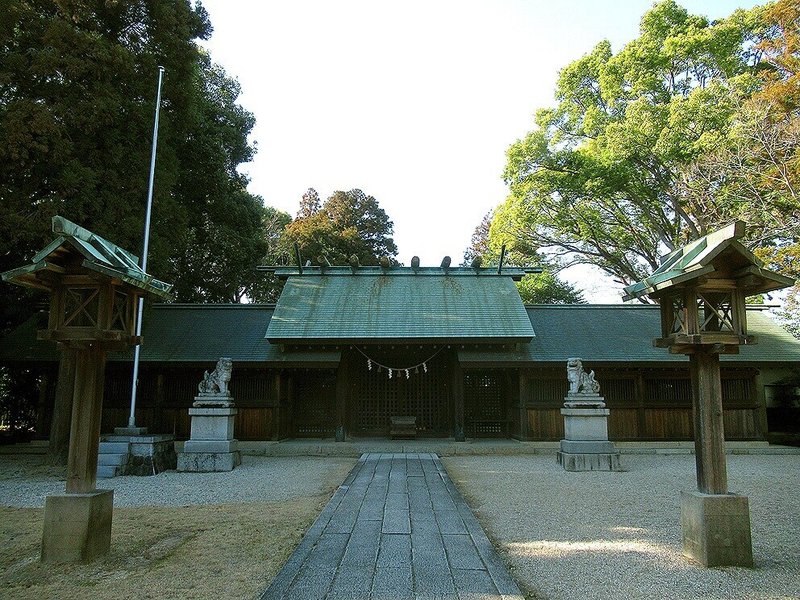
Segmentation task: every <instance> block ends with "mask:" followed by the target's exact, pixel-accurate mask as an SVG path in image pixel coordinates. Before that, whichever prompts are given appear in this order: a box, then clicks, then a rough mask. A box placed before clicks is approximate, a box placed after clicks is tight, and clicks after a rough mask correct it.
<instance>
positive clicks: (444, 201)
mask: <svg viewBox="0 0 800 600" xmlns="http://www.w3.org/2000/svg"><path fill="white" fill-rule="evenodd" d="M758 3H759V2H754V1H752V0H684V1H683V2H680V4H682V5H683V6H685V7H686V8H687V9H688V10H689V11H690V12H692V13H700V14H704V15H707V16H709V17H711V18H712V19H714V18H719V17H723V16H727V15H728V14H730V13H731V12H732V11H733V10H735V9H736V8H737V7H744V8H749V7H751V6H753V5H755V4H758ZM203 5H204V6H205V7H206V9H207V10H208V12H209V15H210V18H211V23H212V25H213V26H214V34H213V36H212V38H211V40H210V41H209V42H208V43H207V44H206V46H207V47H208V49H209V50H210V52H211V57H212V59H213V60H214V62H217V63H219V64H221V65H222V66H223V67H224V68H225V69H226V71H227V72H228V74H229V75H230V76H233V77H236V78H238V80H239V82H240V83H241V85H242V95H241V97H240V102H241V104H242V105H243V106H245V107H246V108H247V109H248V110H250V111H252V112H253V113H254V114H255V116H256V120H257V123H256V127H255V129H254V130H253V140H254V141H255V142H256V144H257V147H258V153H257V155H256V158H255V160H254V161H253V162H252V163H250V164H249V165H247V166H246V168H245V169H244V170H245V172H246V173H247V174H248V175H249V176H250V178H251V180H252V181H251V184H250V187H249V189H250V191H251V192H252V193H255V194H260V195H261V196H263V197H264V200H265V202H266V203H267V204H268V205H271V206H275V207H277V208H279V209H281V210H284V211H286V212H288V213H290V214H291V215H292V216H294V215H295V213H296V212H297V207H298V202H299V200H300V197H301V195H302V194H303V192H304V191H305V190H306V189H307V188H309V187H313V188H315V189H316V190H317V191H318V192H319V194H320V197H321V198H322V199H323V200H324V199H325V198H327V197H328V196H329V195H330V194H331V193H332V192H333V191H335V190H349V189H352V188H360V189H362V190H363V191H364V192H365V193H367V194H370V195H372V196H374V197H375V198H376V199H377V200H378V202H379V203H380V205H381V206H382V207H383V209H384V210H385V211H386V212H387V213H388V215H389V217H390V218H391V219H392V220H393V221H394V230H395V234H394V239H395V241H396V242H397V245H398V247H399V250H400V251H399V254H398V259H399V260H400V261H401V262H403V263H404V264H409V262H410V260H411V257H412V256H413V255H415V254H416V255H418V256H420V258H421V260H422V264H423V265H438V264H439V263H440V261H441V259H442V257H443V256H444V255H445V254H448V255H450V256H451V257H452V258H453V261H454V263H456V264H458V263H459V262H460V261H461V259H462V254H463V252H464V249H465V248H466V247H467V245H468V244H469V240H470V236H471V235H472V231H473V230H474V228H475V226H476V225H477V224H478V223H479V222H480V220H481V218H482V217H483V215H484V214H485V213H486V212H488V211H489V210H490V209H492V208H493V207H495V206H497V205H498V204H499V203H501V202H502V201H503V200H504V198H505V196H506V194H507V190H506V187H505V184H504V183H503V180H502V177H501V176H502V172H503V168H504V166H505V152H506V149H507V148H508V146H509V145H511V144H512V143H513V142H514V141H515V140H516V139H518V138H520V137H522V136H523V135H525V133H526V132H527V131H529V130H530V129H531V128H532V127H533V114H534V112H535V111H536V109H538V108H541V107H544V106H548V105H551V104H553V102H554V101H553V92H554V90H555V83H556V79H557V77H558V71H559V70H560V69H561V68H563V67H564V66H566V65H567V64H569V63H570V62H571V61H573V60H575V59H577V58H579V57H580V56H582V55H583V54H585V53H587V52H588V51H590V50H591V48H592V47H594V45H595V44H597V43H598V42H599V41H601V40H602V39H609V40H610V41H611V43H612V47H613V49H614V51H618V50H619V49H620V48H621V47H622V46H623V45H624V44H625V43H626V42H628V41H630V40H631V39H633V38H635V37H636V36H637V35H638V28H639V20H640V18H641V16H642V14H643V13H644V12H646V11H647V9H648V8H649V7H650V6H651V5H652V2H650V0H562V1H559V0H480V1H478V0H475V1H472V0H404V1H403V2H397V1H395V2H388V1H379V0H371V1H367V0H362V1H359V0H336V1H331V0H291V1H288V0H280V1H278V0H204V1H203ZM168 78H169V74H167V85H168ZM566 275H567V276H566V279H568V280H571V281H573V282H577V283H578V284H579V285H580V286H581V287H582V288H583V289H585V290H586V291H587V292H588V294H587V296H588V298H589V299H590V300H591V301H594V302H620V301H621V299H620V296H619V292H618V291H616V288H614V287H613V286H609V284H608V283H607V282H606V281H604V280H603V278H602V277H601V276H600V275H598V274H592V273H590V272H588V271H586V270H585V269H576V270H573V271H571V272H568V273H567V274H566Z"/></svg>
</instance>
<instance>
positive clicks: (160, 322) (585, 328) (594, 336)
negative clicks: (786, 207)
mask: <svg viewBox="0 0 800 600" xmlns="http://www.w3.org/2000/svg"><path fill="white" fill-rule="evenodd" d="M273 310H274V307H273V306H271V305H256V304H221V305H217V304H206V305H204V304H155V305H153V307H152V308H151V309H150V310H149V311H147V312H146V313H145V317H144V344H143V346H142V360H143V361H144V362H168V363H192V362H206V363H207V362H209V361H216V360H217V359H218V358H219V357H220V356H230V357H231V358H232V359H233V360H234V362H250V363H267V364H268V365H270V366H275V367H279V366H287V367H292V366H335V365H336V364H338V362H339V358H340V353H339V352H338V351H334V350H325V349H319V350H315V349H310V348H308V347H304V348H302V349H292V350H287V351H286V352H282V351H281V348H280V346H277V345H274V344H270V343H269V342H268V341H267V340H266V339H264V331H265V330H266V328H267V325H268V324H269V322H270V318H271V316H272V314H273ZM526 317H527V318H529V319H530V320H529V323H532V324H533V327H534V328H535V329H536V332H537V336H536V337H534V338H533V339H532V341H531V342H530V343H529V344H526V343H522V344H519V348H520V349H519V350H513V351H493V350H489V351H487V350H480V349H478V350H474V349H472V350H460V351H459V357H460V359H461V361H462V362H463V363H465V364H466V365H473V366H478V365H480V364H486V365H487V366H503V365H508V366H520V365H523V364H525V363H530V364H535V363H561V362H562V361H565V360H566V359H567V358H569V357H572V356H577V357H580V358H582V359H584V360H585V361H589V362H608V363H637V362H640V363H641V362H643V363H653V364H655V363H679V362H686V357H685V356H682V355H675V354H670V353H669V352H666V351H664V349H663V348H654V347H653V345H652V339H653V338H654V337H657V336H658V335H659V332H660V317H659V311H658V307H657V306H645V305H634V306H631V305H622V304H614V305H591V304H584V305H573V306H552V305H548V306H529V307H527V314H526ZM45 320H46V319H45ZM747 320H748V331H750V332H752V333H753V334H755V335H756V336H757V337H758V344H757V345H755V346H743V347H742V348H741V349H740V354H738V355H723V356H722V357H721V358H722V360H723V361H724V362H728V361H733V362H744V363H748V362H751V363H794V364H798V363H800V340H796V339H794V338H793V337H792V336H791V335H790V334H789V333H787V332H786V331H785V330H784V329H783V328H782V327H780V326H779V325H777V324H776V323H775V322H774V321H773V320H772V319H771V318H770V316H769V315H768V314H767V313H766V312H764V311H760V310H748V311H747ZM36 329H37V319H36V318H33V319H31V320H29V321H28V322H26V323H23V324H22V325H20V326H19V327H17V328H16V329H14V330H13V331H11V332H10V333H9V334H8V335H7V336H5V337H3V338H0V361H8V362H29V361H49V362H52V361H57V360H58V350H57V349H56V348H55V346H54V345H53V344H51V343H49V342H43V341H37V340H36ZM130 359H131V353H130V352H128V353H127V354H125V353H119V354H117V353H113V354H110V355H109V360H112V361H125V360H130Z"/></svg>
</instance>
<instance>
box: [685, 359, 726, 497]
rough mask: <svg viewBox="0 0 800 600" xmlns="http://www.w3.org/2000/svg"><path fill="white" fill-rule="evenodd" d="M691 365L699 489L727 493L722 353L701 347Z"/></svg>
mask: <svg viewBox="0 0 800 600" xmlns="http://www.w3.org/2000/svg"><path fill="white" fill-rule="evenodd" d="M689 369H690V371H691V375H692V408H693V411H692V412H693V413H694V447H695V460H696V461H697V489H698V490H700V491H701V492H703V493H704V494H727V493H728V473H727V467H726V464H725V435H724V429H723V422H722V383H721V382H720V375H719V354H716V353H714V352H713V351H712V350H710V349H706V348H697V349H696V350H695V352H694V353H693V354H690V355H689Z"/></svg>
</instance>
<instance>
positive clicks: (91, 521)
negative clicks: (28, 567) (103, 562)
mask: <svg viewBox="0 0 800 600" xmlns="http://www.w3.org/2000/svg"><path fill="white" fill-rule="evenodd" d="M113 505H114V491H113V490H95V491H93V492H88V493H85V494H57V495H53V496H47V497H46V498H45V503H44V533H43V535H42V562H47V563H74V562H88V561H91V560H93V559H95V558H97V557H99V556H102V555H104V554H105V553H106V552H108V549H109V548H110V547H111V518H112V513H113Z"/></svg>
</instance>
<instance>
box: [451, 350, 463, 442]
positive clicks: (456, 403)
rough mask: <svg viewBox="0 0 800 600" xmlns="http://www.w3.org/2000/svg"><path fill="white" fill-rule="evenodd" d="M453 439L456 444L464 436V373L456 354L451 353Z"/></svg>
mask: <svg viewBox="0 0 800 600" xmlns="http://www.w3.org/2000/svg"><path fill="white" fill-rule="evenodd" d="M453 437H454V438H455V440H456V441H457V442H463V441H464V440H465V436H464V371H463V369H462V368H461V363H460V362H459V360H458V354H456V353H455V352H454V353H453Z"/></svg>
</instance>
